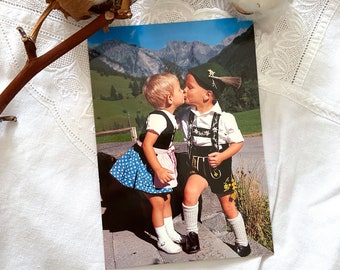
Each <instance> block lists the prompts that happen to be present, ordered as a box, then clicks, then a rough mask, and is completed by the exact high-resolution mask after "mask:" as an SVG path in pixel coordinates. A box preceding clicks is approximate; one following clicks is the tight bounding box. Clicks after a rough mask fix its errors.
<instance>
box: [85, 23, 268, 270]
mask: <svg viewBox="0 0 340 270" xmlns="http://www.w3.org/2000/svg"><path fill="white" fill-rule="evenodd" d="M88 46H89V59H90V69H91V81H92V91H93V106H94V117H95V127H96V135H97V149H98V167H99V182H100V191H101V198H102V221H103V235H104V246H105V260H106V269H120V268H127V267H135V266H147V265H154V264H167V263H176V262H188V263H190V261H198V260H218V259H228V258H238V257H240V256H241V257H243V255H244V256H264V255H271V254H273V251H274V247H273V241H272V230H271V221H270V211H269V200H268V191H267V182H266V181H267V179H266V175H265V164H264V157H263V145H262V130H261V117H260V105H259V93H258V80H257V69H256V54H255V41H254V29H253V23H252V22H251V21H239V20H237V19H234V18H225V19H215V20H204V21H192V22H176V23H166V24H149V25H138V26H112V27H110V29H109V31H108V32H104V31H99V32H97V33H96V34H94V35H93V36H91V37H90V38H89V39H88ZM193 68H199V69H201V70H203V72H205V70H206V72H208V70H210V72H213V73H212V74H215V76H216V77H223V76H224V77H228V78H229V77H232V78H234V77H238V78H240V85H238V86H237V87H235V85H234V86H233V85H227V84H225V86H224V87H223V88H222V89H221V93H220V95H219V97H218V104H219V106H220V107H221V109H222V111H225V112H228V113H230V114H232V115H233V116H234V117H235V119H236V122H237V125H238V128H239V129H240V131H241V133H242V135H243V137H244V143H243V147H242V148H241V150H240V151H239V152H238V153H236V154H235V155H234V156H233V157H232V174H233V179H234V180H235V181H234V182H235V185H237V198H236V200H235V201H236V207H237V209H238V212H239V213H240V214H241V216H242V218H243V221H239V220H238V221H237V222H238V223H237V224H238V225H240V224H241V225H242V224H244V227H245V234H246V240H247V242H248V243H249V252H246V251H245V252H246V253H244V254H243V255H242V252H241V253H240V250H239V246H238V244H236V242H237V241H239V242H240V243H241V242H242V241H241V240H240V238H242V237H243V238H244V230H242V228H241V229H240V230H241V236H240V235H238V236H236V235H237V233H235V231H236V229H235V226H236V225H235V224H234V219H233V218H227V216H226V215H225V212H224V211H223V209H222V208H221V204H220V201H219V196H218V195H216V194H217V193H218V192H217V193H216V192H212V188H211V187H210V186H208V187H207V188H206V189H205V190H204V191H203V192H202V193H201V195H200V197H199V203H198V206H197V207H198V213H197V221H198V222H197V224H195V225H197V228H198V231H197V228H196V232H195V233H196V235H197V236H198V239H199V246H198V247H197V246H195V244H192V243H194V242H192V241H194V240H192V238H190V237H191V236H190V235H191V234H188V225H187V224H186V223H185V222H186V220H185V219H186V218H185V217H187V215H188V214H187V213H188V212H185V211H187V210H185V211H184V210H183V207H182V203H183V200H184V188H185V186H186V185H187V179H188V177H189V175H190V174H189V171H190V169H189V165H188V156H190V155H189V154H188V144H187V142H185V141H184V135H183V134H182V133H181V131H180V130H178V131H177V132H176V135H175V137H174V145H175V152H176V158H177V170H178V177H177V180H178V185H177V187H174V188H172V191H171V192H170V193H171V211H172V212H171V213H172V223H171V224H173V229H174V230H175V231H176V233H178V234H179V235H180V236H181V237H182V238H181V240H183V241H181V242H180V243H179V244H178V243H176V241H175V240H173V239H172V238H171V237H170V238H171V239H172V240H173V242H174V243H175V245H176V247H177V246H180V247H181V251H180V252H177V251H176V252H171V251H173V250H174V249H176V248H175V246H173V245H172V244H171V247H170V248H169V250H170V251H169V250H168V251H169V252H167V250H166V248H165V249H163V248H162V246H160V243H159V241H160V240H159V239H160V238H162V236H160V235H161V233H160V232H159V229H157V232H156V229H155V226H154V224H155V223H154V217H153V215H152V213H154V212H153V208H152V207H151V203H150V197H149V196H148V194H145V192H144V191H142V190H139V189H137V188H135V187H128V186H127V185H125V184H124V183H122V182H121V181H119V180H117V179H116V178H115V177H113V175H112V174H111V168H112V166H113V165H114V164H116V163H117V162H118V161H119V160H122V156H124V155H125V154H126V153H127V152H128V151H132V152H133V153H135V152H136V151H137V150H136V149H137V148H138V147H139V148H138V149H142V148H141V147H140V142H138V139H139V136H140V134H141V133H142V131H143V127H144V125H145V121H146V119H147V117H148V115H149V113H150V112H152V111H153V110H154V109H153V108H152V107H151V105H149V103H148V102H147V101H146V98H145V96H144V95H143V93H142V88H143V85H144V84H145V82H146V80H147V78H148V77H150V76H153V75H155V74H159V73H171V74H174V75H176V76H177V78H178V79H179V81H180V85H181V88H182V89H185V88H186V74H187V73H188V71H189V70H192V69H193ZM217 70H219V73H220V74H217V73H216V71H217ZM222 73H223V74H222ZM216 80H217V79H216ZM187 109H188V105H183V106H180V108H179V109H178V110H177V111H176V112H175V115H176V114H179V113H181V112H183V110H187ZM137 152H138V151H137ZM137 154H138V153H137ZM138 162H139V161H136V164H137V163H138ZM136 164H135V163H134V162H131V164H130V165H131V166H132V165H136ZM136 166H137V165H136ZM190 177H191V176H190ZM209 181H210V180H209ZM234 182H233V183H234ZM159 196H163V195H159ZM230 196H231V195H230ZM164 200H166V199H164ZM195 207H196V206H195ZM184 212H185V214H184ZM195 217H196V216H195ZM235 220H236V218H235ZM194 221H195V220H194ZM235 222H236V221H235ZM165 225H166V224H164V226H165ZM238 225H237V226H238ZM237 226H236V227H237ZM241 227H242V226H241ZM157 228H158V227H157ZM166 228H168V227H166ZM166 231H167V230H166ZM167 232H168V231H167ZM169 235H170V233H169ZM242 235H243V236H242ZM236 238H237V239H236ZM190 241H191V242H190ZM189 242H190V243H189ZM243 242H245V241H243ZM248 243H246V244H248ZM246 244H245V245H246ZM169 245H170V244H169ZM188 245H189V248H188ZM190 245H191V246H190ZM240 245H241V246H242V248H246V247H245V246H243V245H242V244H240ZM242 248H241V249H242ZM188 251H189V252H188Z"/></svg>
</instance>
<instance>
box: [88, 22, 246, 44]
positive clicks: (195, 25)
mask: <svg viewBox="0 0 340 270" xmlns="http://www.w3.org/2000/svg"><path fill="white" fill-rule="evenodd" d="M250 25H252V22H251V21H238V20H237V19H235V18H228V19H216V20H205V21H194V22H180V23H167V24H148V25H137V26H112V27H110V31H109V32H108V33H105V32H104V31H103V30H100V31H98V32H97V33H95V34H94V35H92V36H91V37H90V38H89V39H88V42H89V45H90V46H92V45H96V44H99V43H102V42H103V41H105V40H110V39H120V40H122V41H124V42H125V43H128V44H134V45H137V46H139V47H142V48H147V49H151V50H159V49H161V48H165V47H166V44H167V42H168V41H172V40H176V41H188V42H192V41H201V42H204V43H206V44H209V45H212V46H214V45H216V44H219V43H220V42H221V41H222V40H223V39H225V38H226V37H228V36H229V35H233V34H235V33H237V32H238V30H239V29H240V28H248V27H249V26H250Z"/></svg>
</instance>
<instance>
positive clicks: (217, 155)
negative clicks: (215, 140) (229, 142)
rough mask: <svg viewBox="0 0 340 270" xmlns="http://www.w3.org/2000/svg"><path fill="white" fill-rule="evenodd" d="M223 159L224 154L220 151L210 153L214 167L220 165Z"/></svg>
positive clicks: (209, 157)
mask: <svg viewBox="0 0 340 270" xmlns="http://www.w3.org/2000/svg"><path fill="white" fill-rule="evenodd" d="M223 160H224V159H223V156H222V155H221V153H219V152H213V153H210V154H209V155H208V162H209V165H210V167H212V168H216V167H218V166H219V165H220V164H221V163H222V161H223Z"/></svg>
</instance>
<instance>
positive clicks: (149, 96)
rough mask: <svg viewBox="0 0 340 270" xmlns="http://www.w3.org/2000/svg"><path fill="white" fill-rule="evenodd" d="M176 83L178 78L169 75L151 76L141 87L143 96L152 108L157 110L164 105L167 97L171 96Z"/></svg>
mask: <svg viewBox="0 0 340 270" xmlns="http://www.w3.org/2000/svg"><path fill="white" fill-rule="evenodd" d="M177 81H178V78H177V77H176V76H175V75H173V74H171V73H159V74H156V75H152V76H150V77H148V78H147V80H146V82H145V84H144V86H143V89H142V90H143V94H144V96H145V98H146V100H147V101H148V102H149V103H150V105H151V106H152V107H154V108H155V109H159V108H161V107H163V106H164V105H165V103H166V99H167V97H168V96H169V95H170V94H173V92H174V83H175V82H177Z"/></svg>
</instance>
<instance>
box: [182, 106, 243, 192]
mask: <svg viewBox="0 0 340 270" xmlns="http://www.w3.org/2000/svg"><path fill="white" fill-rule="evenodd" d="M220 116H221V115H220V114H218V113H216V112H215V113H214V116H213V119H212V122H211V127H210V129H206V128H200V127H196V126H193V121H194V117H195V115H194V113H193V112H190V114H189V121H188V128H189V130H188V136H189V137H188V152H189V159H190V164H191V170H190V172H189V174H199V175H201V176H202V177H204V178H205V179H206V180H207V181H208V184H209V186H210V188H211V191H212V192H213V193H215V194H233V193H234V195H235V196H234V197H235V198H236V194H237V193H236V189H237V186H236V182H235V180H234V177H233V174H232V158H231V157H230V158H228V159H226V160H224V161H223V162H222V163H221V164H220V165H219V166H218V167H216V168H212V167H211V166H210V165H209V162H208V154H210V153H213V152H223V151H224V150H226V149H227V148H228V147H229V144H228V143H226V144H224V145H221V146H222V148H221V149H219V144H218V127H219V119H220ZM194 136H196V137H208V138H210V139H211V146H195V145H194V144H193V137H194Z"/></svg>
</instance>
